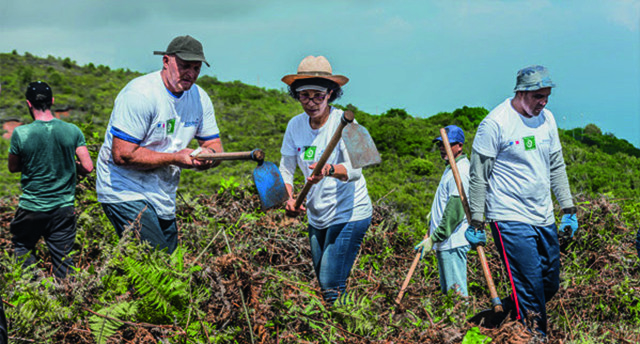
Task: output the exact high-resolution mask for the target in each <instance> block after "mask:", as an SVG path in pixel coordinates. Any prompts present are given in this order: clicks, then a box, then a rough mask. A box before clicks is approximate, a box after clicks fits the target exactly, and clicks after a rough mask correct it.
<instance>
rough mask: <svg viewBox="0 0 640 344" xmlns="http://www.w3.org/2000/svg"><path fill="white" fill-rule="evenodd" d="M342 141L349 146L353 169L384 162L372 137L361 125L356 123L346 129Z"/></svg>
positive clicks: (348, 150)
mask: <svg viewBox="0 0 640 344" xmlns="http://www.w3.org/2000/svg"><path fill="white" fill-rule="evenodd" d="M349 112H351V111H349ZM342 140H343V141H344V144H345V146H347V152H348V153H349V159H350V160H351V166H353V168H362V167H366V166H371V165H377V164H379V163H380V162H381V161H382V159H380V153H378V149H377V148H376V144H375V143H374V142H373V139H372V138H371V135H369V132H368V131H367V129H366V128H365V127H363V126H361V125H360V124H358V123H355V122H354V123H351V124H350V125H348V126H347V127H346V128H344V130H343V131H342Z"/></svg>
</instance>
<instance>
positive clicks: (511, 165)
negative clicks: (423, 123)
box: [473, 98, 562, 226]
mask: <svg viewBox="0 0 640 344" xmlns="http://www.w3.org/2000/svg"><path fill="white" fill-rule="evenodd" d="M561 149H562V147H561V146H560V139H559V137H558V128H557V126H556V121H555V119H554V117H553V114H552V113H551V111H549V110H547V109H544V110H542V112H540V114H539V115H538V116H534V117H531V118H526V117H524V116H522V115H521V114H519V113H518V112H517V111H516V110H515V109H514V108H513V106H512V105H511V98H509V99H507V100H505V101H504V102H503V103H502V104H500V105H498V106H497V107H496V108H495V109H493V111H491V112H490V113H489V114H488V115H487V117H485V119H484V120H483V121H482V123H480V126H479V127H478V131H477V133H476V137H475V140H474V141H473V150H474V151H476V152H478V153H480V154H482V155H484V156H487V157H492V158H495V164H494V166H493V170H492V171H491V175H490V176H489V188H488V190H487V198H486V203H485V208H486V212H485V217H486V218H487V219H489V220H496V221H518V222H523V223H527V224H530V225H534V226H548V225H551V224H552V223H553V222H554V221H555V220H554V216H553V203H552V200H551V190H550V187H551V183H550V165H549V156H550V155H551V153H555V152H558V151H560V150H561Z"/></svg>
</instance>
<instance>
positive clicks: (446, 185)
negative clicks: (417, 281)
mask: <svg viewBox="0 0 640 344" xmlns="http://www.w3.org/2000/svg"><path fill="white" fill-rule="evenodd" d="M445 130H446V131H447V136H448V138H449V142H450V143H451V151H452V152H453V156H454V159H455V161H456V166H457V167H458V170H459V172H460V179H461V180H462V186H463V187H464V189H465V192H468V190H469V160H468V159H467V157H466V155H465V154H464V152H463V151H462V146H463V145H464V132H463V131H462V129H460V128H459V127H457V126H455V125H449V126H447V127H445ZM433 142H435V143H437V144H438V148H439V150H440V157H441V158H442V159H443V160H444V161H445V163H446V164H447V168H446V169H445V170H444V173H443V174H442V178H440V184H439V185H438V189H437V190H436V193H435V195H434V196H433V203H432V204H431V219H430V220H429V232H430V234H429V237H428V238H427V239H425V240H423V241H422V242H421V243H420V244H418V245H417V246H416V247H415V249H416V250H420V259H422V258H423V256H424V254H425V253H426V252H429V251H431V250H432V249H433V250H435V251H436V257H437V258H438V271H439V273H440V289H441V290H442V292H443V293H446V292H447V291H448V290H450V289H452V290H454V291H457V292H459V293H460V294H461V295H462V296H468V292H467V252H469V249H470V248H471V246H470V245H469V242H467V239H466V238H465V236H464V233H465V230H466V229H467V226H468V224H467V219H466V217H465V213H464V207H463V206H462V201H461V199H460V193H459V192H458V187H457V186H456V181H455V178H454V177H453V172H452V171H451V167H450V166H449V157H448V156H447V153H446V151H445V148H444V145H443V143H442V137H440V136H438V137H436V138H435V139H433Z"/></svg>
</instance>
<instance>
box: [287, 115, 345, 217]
mask: <svg viewBox="0 0 640 344" xmlns="http://www.w3.org/2000/svg"><path fill="white" fill-rule="evenodd" d="M353 118H354V117H353V112H351V111H349V110H347V111H345V112H344V113H343V114H342V118H341V119H340V124H338V128H336V132H335V133H333V137H332V138H331V141H329V144H327V147H325V149H324V153H322V156H320V160H318V162H317V163H316V167H315V168H314V169H313V172H311V175H312V176H317V175H319V174H320V172H321V171H322V168H323V167H324V165H325V164H326V163H327V160H328V159H329V157H330V156H331V154H332V153H333V150H334V149H335V148H336V146H337V145H338V142H339V141H340V139H341V138H342V129H344V127H346V126H347V124H349V123H351V122H353ZM311 186H312V185H311V184H309V183H306V184H304V187H303V188H302V191H300V194H299V195H298V198H296V204H295V209H298V208H300V205H301V204H302V201H304V198H305V197H307V194H308V193H309V190H311Z"/></svg>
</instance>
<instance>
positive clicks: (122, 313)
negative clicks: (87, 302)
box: [89, 302, 138, 344]
mask: <svg viewBox="0 0 640 344" xmlns="http://www.w3.org/2000/svg"><path fill="white" fill-rule="evenodd" d="M137 311H138V307H137V305H136V304H135V303H130V302H122V303H118V304H115V305H111V306H109V307H107V308H103V309H101V310H99V311H98V312H97V313H99V314H102V315H104V317H101V316H98V315H93V316H91V318H89V328H90V329H91V333H92V334H93V336H94V337H95V338H96V343H98V344H106V343H107V339H108V338H109V337H111V336H113V335H114V334H115V333H116V331H117V330H118V328H120V326H122V325H123V323H122V322H120V321H116V320H112V319H118V318H129V317H131V316H133V315H134V314H135V313H136V312H137ZM107 317H109V318H112V319H108V318H107Z"/></svg>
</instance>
